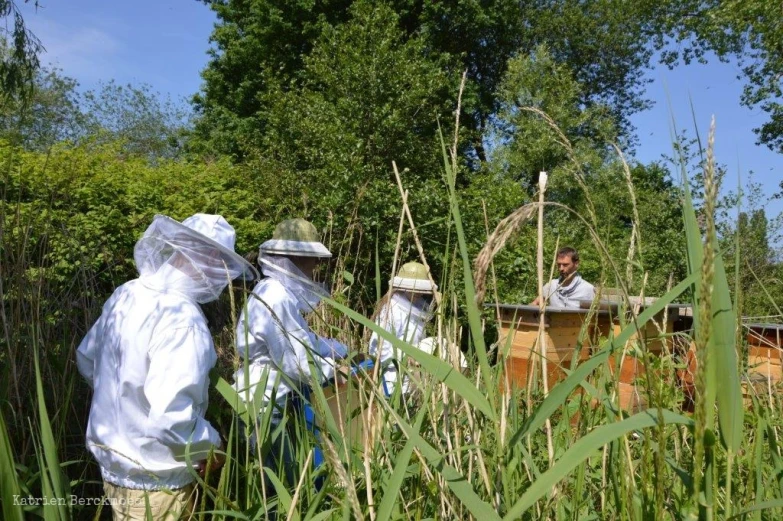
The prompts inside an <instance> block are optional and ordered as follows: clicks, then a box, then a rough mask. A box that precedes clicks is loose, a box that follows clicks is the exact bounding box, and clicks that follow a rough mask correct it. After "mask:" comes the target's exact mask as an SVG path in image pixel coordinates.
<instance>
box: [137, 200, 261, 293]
mask: <svg viewBox="0 0 783 521" xmlns="http://www.w3.org/2000/svg"><path fill="white" fill-rule="evenodd" d="M193 228H198V229H199V230H201V231H202V233H199V232H198V231H196V230H195V229H193ZM233 246H234V229H233V228H232V227H231V226H230V225H229V224H228V223H227V222H226V221H225V219H223V218H222V217H220V216H214V215H205V214H197V215H195V216H193V217H190V218H189V219H186V220H185V221H184V222H183V223H179V222H177V221H175V220H174V219H171V218H169V217H166V216H164V215H156V216H155V219H154V220H153V221H152V224H151V225H150V226H149V228H147V230H146V231H145V232H144V235H143V236H142V238H141V239H140V240H139V241H138V242H137V243H136V246H135V248H134V250H133V257H134V260H135V261H136V268H137V269H138V271H139V278H140V279H141V281H142V283H143V284H144V285H145V286H147V287H149V288H152V289H156V290H159V291H176V292H178V293H181V294H183V295H185V296H186V297H188V298H190V299H192V300H195V301H196V302H199V303H201V304H204V303H207V302H211V301H213V300H215V299H217V298H218V297H219V296H220V294H221V293H222V292H223V290H224V289H225V288H226V286H228V284H229V283H230V282H231V280H233V279H235V278H237V277H243V278H245V279H248V280H252V279H253V278H255V276H257V272H256V270H255V268H253V266H252V265H251V264H249V263H248V262H247V261H246V260H245V259H243V258H242V257H240V256H239V255H237V254H236V253H234V251H233Z"/></svg>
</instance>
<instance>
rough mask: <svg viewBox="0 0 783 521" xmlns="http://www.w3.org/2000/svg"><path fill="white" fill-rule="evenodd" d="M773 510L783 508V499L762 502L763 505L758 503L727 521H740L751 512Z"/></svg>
mask: <svg viewBox="0 0 783 521" xmlns="http://www.w3.org/2000/svg"><path fill="white" fill-rule="evenodd" d="M773 508H783V499H771V500H769V501H762V502H761V503H756V504H755V505H753V506H752V507H748V508H745V509H743V510H740V511H739V512H737V513H736V514H734V515H733V516H731V517H730V518H728V519H727V520H726V521H730V520H731V519H740V518H742V517H743V516H745V515H747V514H750V513H751V512H759V511H761V510H771V509H773ZM776 517H777V516H776ZM769 519H772V518H769Z"/></svg>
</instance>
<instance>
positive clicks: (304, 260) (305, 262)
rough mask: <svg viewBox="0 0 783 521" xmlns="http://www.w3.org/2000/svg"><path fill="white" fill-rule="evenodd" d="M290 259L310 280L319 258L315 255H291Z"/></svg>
mask: <svg viewBox="0 0 783 521" xmlns="http://www.w3.org/2000/svg"><path fill="white" fill-rule="evenodd" d="M291 261H293V263H294V264H295V265H296V267H297V268H299V269H300V270H302V273H304V274H305V275H306V276H307V277H309V278H310V279H311V280H312V278H313V273H314V272H315V269H316V268H317V267H318V265H319V264H320V262H321V260H320V259H318V258H316V257H291Z"/></svg>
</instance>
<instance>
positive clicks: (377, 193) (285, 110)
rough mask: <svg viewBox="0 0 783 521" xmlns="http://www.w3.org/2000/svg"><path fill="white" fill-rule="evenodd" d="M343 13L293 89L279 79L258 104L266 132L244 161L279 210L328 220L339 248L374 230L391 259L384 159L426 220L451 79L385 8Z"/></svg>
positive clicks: (392, 211) (361, 5)
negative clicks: (345, 16) (341, 20)
mask: <svg viewBox="0 0 783 521" xmlns="http://www.w3.org/2000/svg"><path fill="white" fill-rule="evenodd" d="M348 14H349V16H350V17H351V19H350V20H349V21H348V22H346V23H345V24H342V25H340V26H337V27H332V26H329V27H328V28H326V29H324V31H323V33H322V34H321V36H320V37H319V38H318V40H317V41H316V42H315V43H314V47H313V50H312V52H311V53H310V54H309V55H308V56H307V57H305V58H304V65H303V67H304V68H303V71H304V77H305V78H306V80H303V81H302V82H301V86H299V87H297V88H291V89H288V90H284V89H283V87H282V86H281V85H278V86H276V87H274V90H273V91H272V92H270V93H269V99H268V100H263V101H264V103H267V104H268V106H269V110H268V112H267V114H266V121H267V123H266V125H267V130H266V133H265V135H264V137H263V139H262V141H261V144H260V146H258V147H257V148H255V149H252V153H251V155H250V164H251V165H253V167H254V168H255V169H256V171H257V172H258V175H259V176H260V177H262V178H263V179H264V180H265V182H264V184H265V185H266V186H268V188H269V192H270V193H273V194H275V198H274V202H272V203H271V204H272V205H273V207H274V208H275V209H276V210H277V211H278V212H280V213H281V214H283V215H294V214H304V215H307V216H309V217H311V218H312V219H314V220H315V221H317V222H319V223H323V224H325V223H326V222H327V220H331V222H332V224H333V226H334V229H335V230H336V231H337V236H336V237H335V240H339V239H340V238H341V237H342V235H343V234H345V240H346V244H347V243H350V242H351V240H353V239H355V237H353V236H352V234H353V233H356V235H357V236H358V235H362V234H372V235H373V236H374V235H375V234H376V232H377V233H378V234H379V241H380V244H381V250H382V251H383V254H384V258H391V256H392V253H393V249H394V245H395V241H394V237H395V235H396V232H397V229H396V227H389V226H386V223H388V222H396V220H397V219H398V216H399V211H400V197H399V191H398V189H397V184H396V180H395V177H394V173H393V170H392V161H396V162H397V164H398V165H399V168H400V170H402V169H407V171H406V172H404V173H403V179H404V181H405V185H406V188H408V189H409V190H410V192H411V194H412V195H411V200H410V203H411V205H412V206H413V208H414V212H416V215H417V217H420V218H421V219H424V220H425V222H426V220H428V219H429V218H430V217H431V216H433V215H436V214H439V213H442V211H443V210H444V209H445V208H446V206H445V202H444V199H443V197H444V196H445V190H444V189H443V186H442V185H441V184H440V183H441V181H440V176H441V170H442V160H441V159H440V156H439V154H438V147H439V145H438V138H437V122H438V120H439V119H443V118H447V117H448V118H449V119H450V114H449V113H450V109H452V107H453V104H454V103H455V102H454V101H450V102H447V101H444V100H448V92H456V90H457V85H456V81H458V77H457V76H456V75H455V76H452V77H451V78H449V77H448V76H447V75H446V74H445V73H444V72H443V70H442V68H441V66H440V64H439V63H437V62H434V61H433V60H430V59H428V58H427V57H426V55H425V53H424V52H423V42H422V41H421V40H420V39H405V38H404V37H403V33H402V31H401V30H400V29H399V25H398V19H397V15H396V14H395V13H394V12H393V11H392V10H391V8H389V7H388V6H385V5H383V4H374V3H372V2H364V1H362V2H356V3H355V4H354V5H353V6H352V7H351V8H350V10H349V13H348ZM338 209H339V211H337V210H338ZM330 215H331V216H332V217H329V216H330ZM417 220H418V219H417ZM339 247H340V246H339V245H338V244H335V249H337V248H339ZM370 251H371V248H368V247H366V246H363V248H362V251H361V252H360V253H359V255H358V257H360V258H361V262H360V264H359V269H358V271H359V272H361V273H365V274H366V273H367V270H368V268H370V266H371V264H370V259H369V252H370ZM355 275H356V276H357V277H359V276H360V273H357V274H355ZM371 286H372V284H370V285H369V286H368V287H371Z"/></svg>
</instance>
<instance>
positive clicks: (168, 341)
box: [76, 214, 257, 520]
mask: <svg viewBox="0 0 783 521" xmlns="http://www.w3.org/2000/svg"><path fill="white" fill-rule="evenodd" d="M235 238H236V234H235V232H234V228H232V227H231V225H229V224H228V223H227V222H226V220H225V219H224V218H223V217H221V216H219V215H207V214H196V215H193V216H192V217H189V218H188V219H185V220H184V221H183V222H182V223H179V222H177V221H175V220H174V219H171V218H169V217H166V216H163V215H157V216H155V218H154V220H153V222H152V224H151V225H150V226H149V228H147V230H146V231H145V232H144V235H143V236H142V238H141V239H140V240H139V241H138V242H137V243H136V246H135V249H134V260H135V262H136V268H137V269H138V272H139V278H137V279H134V280H131V281H130V282H127V283H125V284H123V285H122V286H120V287H119V288H117V289H116V290H115V291H114V294H113V295H112V296H111V297H110V298H109V300H108V301H107V302H106V303H105V304H104V306H103V312H102V314H101V316H100V318H99V319H98V321H97V322H96V323H95V325H93V327H92V328H91V329H90V330H89V332H88V333H87V335H86V336H85V337H84V339H83V340H82V342H81V344H80V345H79V348H78V350H77V353H76V358H77V364H78V368H79V372H80V373H81V374H82V375H83V376H84V377H85V378H86V379H87V381H88V382H89V383H90V385H91V386H92V387H93V390H94V392H93V399H92V406H91V407H90V416H89V422H88V425H87V446H88V448H89V449H90V451H91V452H92V454H93V455H94V456H95V458H96V459H97V460H98V465H99V466H100V469H101V475H102V476H103V481H104V489H105V492H106V496H107V498H108V499H109V502H110V503H111V505H112V509H113V513H114V518H115V519H122V520H126V519H128V520H130V519H145V511H146V505H147V503H149V506H150V509H151V511H152V515H153V518H154V519H178V518H179V516H180V514H182V513H184V512H188V511H189V510H190V508H191V505H192V504H193V501H194V498H195V495H194V487H193V483H194V481H195V478H194V469H193V468H192V467H190V468H189V465H188V460H189V461H190V462H191V465H195V466H196V467H197V468H196V470H200V471H203V470H204V465H205V460H206V458H207V456H208V454H209V453H210V452H211V451H213V450H214V449H217V448H219V447H220V446H221V439H220V436H219V435H218V433H217V431H216V430H215V429H214V428H213V427H212V425H210V423H209V422H208V421H207V420H205V419H204V413H205V411H206V408H207V391H208V386H209V380H208V372H209V370H210V369H211V368H212V367H213V366H214V365H215V361H216V354H215V349H214V346H213V344H212V336H211V335H210V332H209V329H208V328H207V321H206V319H205V317H204V314H203V313H202V311H201V308H200V306H199V304H204V303H206V302H210V301H213V300H215V299H217V298H218V296H219V295H220V293H221V292H222V291H223V290H224V289H225V288H226V286H227V285H228V283H229V281H230V280H231V279H234V278H237V277H244V278H247V279H253V278H256V277H257V272H256V271H255V269H254V268H253V266H252V265H250V264H249V263H248V262H247V261H245V260H244V259H243V258H242V257H240V256H239V255H237V254H236V253H234V242H235ZM212 461H213V467H214V468H217V467H219V465H220V464H221V463H222V461H221V459H220V458H217V459H213V460H212ZM215 462H216V463H215ZM145 496H146V497H145Z"/></svg>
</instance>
